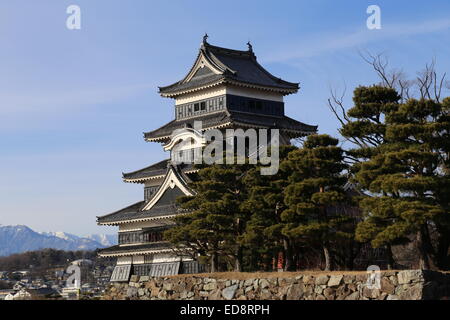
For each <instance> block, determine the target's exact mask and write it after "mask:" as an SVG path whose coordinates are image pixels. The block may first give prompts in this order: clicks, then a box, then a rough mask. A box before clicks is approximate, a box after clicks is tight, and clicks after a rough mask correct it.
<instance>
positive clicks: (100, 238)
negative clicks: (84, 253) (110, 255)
mask: <svg viewBox="0 0 450 320" xmlns="http://www.w3.org/2000/svg"><path fill="white" fill-rule="evenodd" d="M86 238H88V239H91V240H94V241H97V242H98V243H100V244H101V245H103V246H105V247H110V246H114V245H116V244H117V235H115V234H90V235H88V236H86Z"/></svg>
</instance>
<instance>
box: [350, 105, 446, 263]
mask: <svg viewBox="0 0 450 320" xmlns="http://www.w3.org/2000/svg"><path fill="white" fill-rule="evenodd" d="M445 109H446V106H445V104H440V103H437V102H435V101H433V100H424V99H421V100H414V99H410V100H408V101H407V102H406V103H404V104H401V105H399V107H398V109H397V110H396V111H392V112H390V113H389V114H387V115H386V119H385V126H386V132H385V141H384V143H382V144H381V145H379V146H378V147H377V148H376V152H375V153H373V154H372V156H371V158H370V160H368V161H366V162H363V163H361V165H360V167H359V170H358V172H357V173H356V175H355V178H356V180H357V181H358V182H360V183H361V185H363V186H366V187H367V189H368V190H369V191H370V192H372V193H373V194H374V197H372V198H367V199H364V200H363V201H362V202H361V207H362V208H363V210H364V211H365V212H366V216H367V218H366V220H365V221H363V222H362V223H361V224H360V225H359V226H358V228H357V238H358V239H360V240H371V241H372V245H373V246H374V247H379V246H382V245H392V244H395V243H399V242H403V241H405V240H407V239H408V236H410V235H412V234H415V235H416V245H417V250H418V252H419V258H420V259H419V264H420V265H419V266H420V267H421V268H423V269H428V268H430V267H432V266H433V262H435V261H437V260H439V258H437V255H436V254H437V252H436V250H435V249H434V248H433V245H432V239H431V236H430V229H432V228H436V226H437V229H438V230H439V229H440V233H441V235H442V232H444V233H448V227H447V226H448V222H449V211H448V199H445V196H444V197H443V195H442V190H448V183H449V182H448V175H445V174H444V171H443V170H442V168H443V165H445V162H446V161H448V147H447V145H448V139H449V136H448V134H449V129H450V122H449V121H448V111H446V110H445ZM445 150H447V151H445ZM445 158H447V160H445ZM447 250H448V247H447ZM445 255H447V253H445Z"/></svg>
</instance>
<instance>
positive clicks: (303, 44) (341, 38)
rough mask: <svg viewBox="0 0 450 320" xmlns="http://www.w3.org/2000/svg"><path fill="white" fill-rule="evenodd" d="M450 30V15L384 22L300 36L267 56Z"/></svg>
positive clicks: (277, 58)
mask: <svg viewBox="0 0 450 320" xmlns="http://www.w3.org/2000/svg"><path fill="white" fill-rule="evenodd" d="M446 30H447V31H448V30H450V19H440V20H430V21H424V22H420V23H409V24H391V25H389V24H383V26H382V29H381V30H369V29H367V28H363V29H360V30H358V31H356V32H350V33H345V32H339V33H337V32H336V33H330V34H315V35H312V36H309V37H307V38H304V39H298V41H297V44H295V45H291V46H288V47H284V48H282V50H280V51H277V52H274V53H273V54H272V55H269V56H266V57H264V58H263V59H262V60H264V62H266V63H267V62H286V61H290V60H295V59H299V58H309V57H313V56H317V55H320V54H323V53H327V52H333V51H337V50H342V49H347V48H354V47H359V46H362V45H365V44H369V43H375V42H379V41H383V40H390V39H395V38H399V37H407V36H414V35H423V34H429V33H435V32H440V31H446Z"/></svg>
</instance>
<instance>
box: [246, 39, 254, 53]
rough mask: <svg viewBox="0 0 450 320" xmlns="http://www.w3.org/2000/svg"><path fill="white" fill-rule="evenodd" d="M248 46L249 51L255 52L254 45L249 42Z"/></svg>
mask: <svg viewBox="0 0 450 320" xmlns="http://www.w3.org/2000/svg"><path fill="white" fill-rule="evenodd" d="M247 46H248V51H250V52H253V46H252V44H251V43H250V40H248V42H247Z"/></svg>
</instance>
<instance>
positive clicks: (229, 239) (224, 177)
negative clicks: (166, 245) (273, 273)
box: [164, 164, 247, 272]
mask: <svg viewBox="0 0 450 320" xmlns="http://www.w3.org/2000/svg"><path fill="white" fill-rule="evenodd" d="M246 170H247V166H246V165H219V164H216V165H211V166H207V167H203V168H201V169H200V170H199V172H198V177H197V179H196V180H195V181H194V182H192V184H191V187H192V189H193V190H195V192H196V194H195V195H194V196H188V197H181V198H180V199H178V201H179V203H180V206H181V207H182V208H183V209H186V210H188V211H189V213H188V214H186V215H182V216H179V217H177V218H176V219H175V222H176V226H175V227H173V228H171V229H169V230H168V231H166V232H165V234H164V237H165V239H167V240H168V241H171V242H172V243H174V244H176V245H177V246H178V247H185V248H189V249H190V250H191V251H192V252H194V254H196V255H197V254H198V255H200V257H201V258H203V259H205V258H207V259H208V260H209V262H210V265H211V272H216V271H218V270H219V261H220V259H219V258H221V259H222V262H223V261H225V262H230V261H231V263H233V264H234V266H233V267H234V269H235V270H236V271H240V270H241V264H242V245H241V243H240V242H239V236H240V235H241V234H242V233H243V232H244V228H245V222H246V219H247V217H246V215H245V212H243V211H242V210H241V204H242V202H243V199H244V197H245V188H244V186H243V184H242V175H243V174H244V173H245V172H246Z"/></svg>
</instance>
